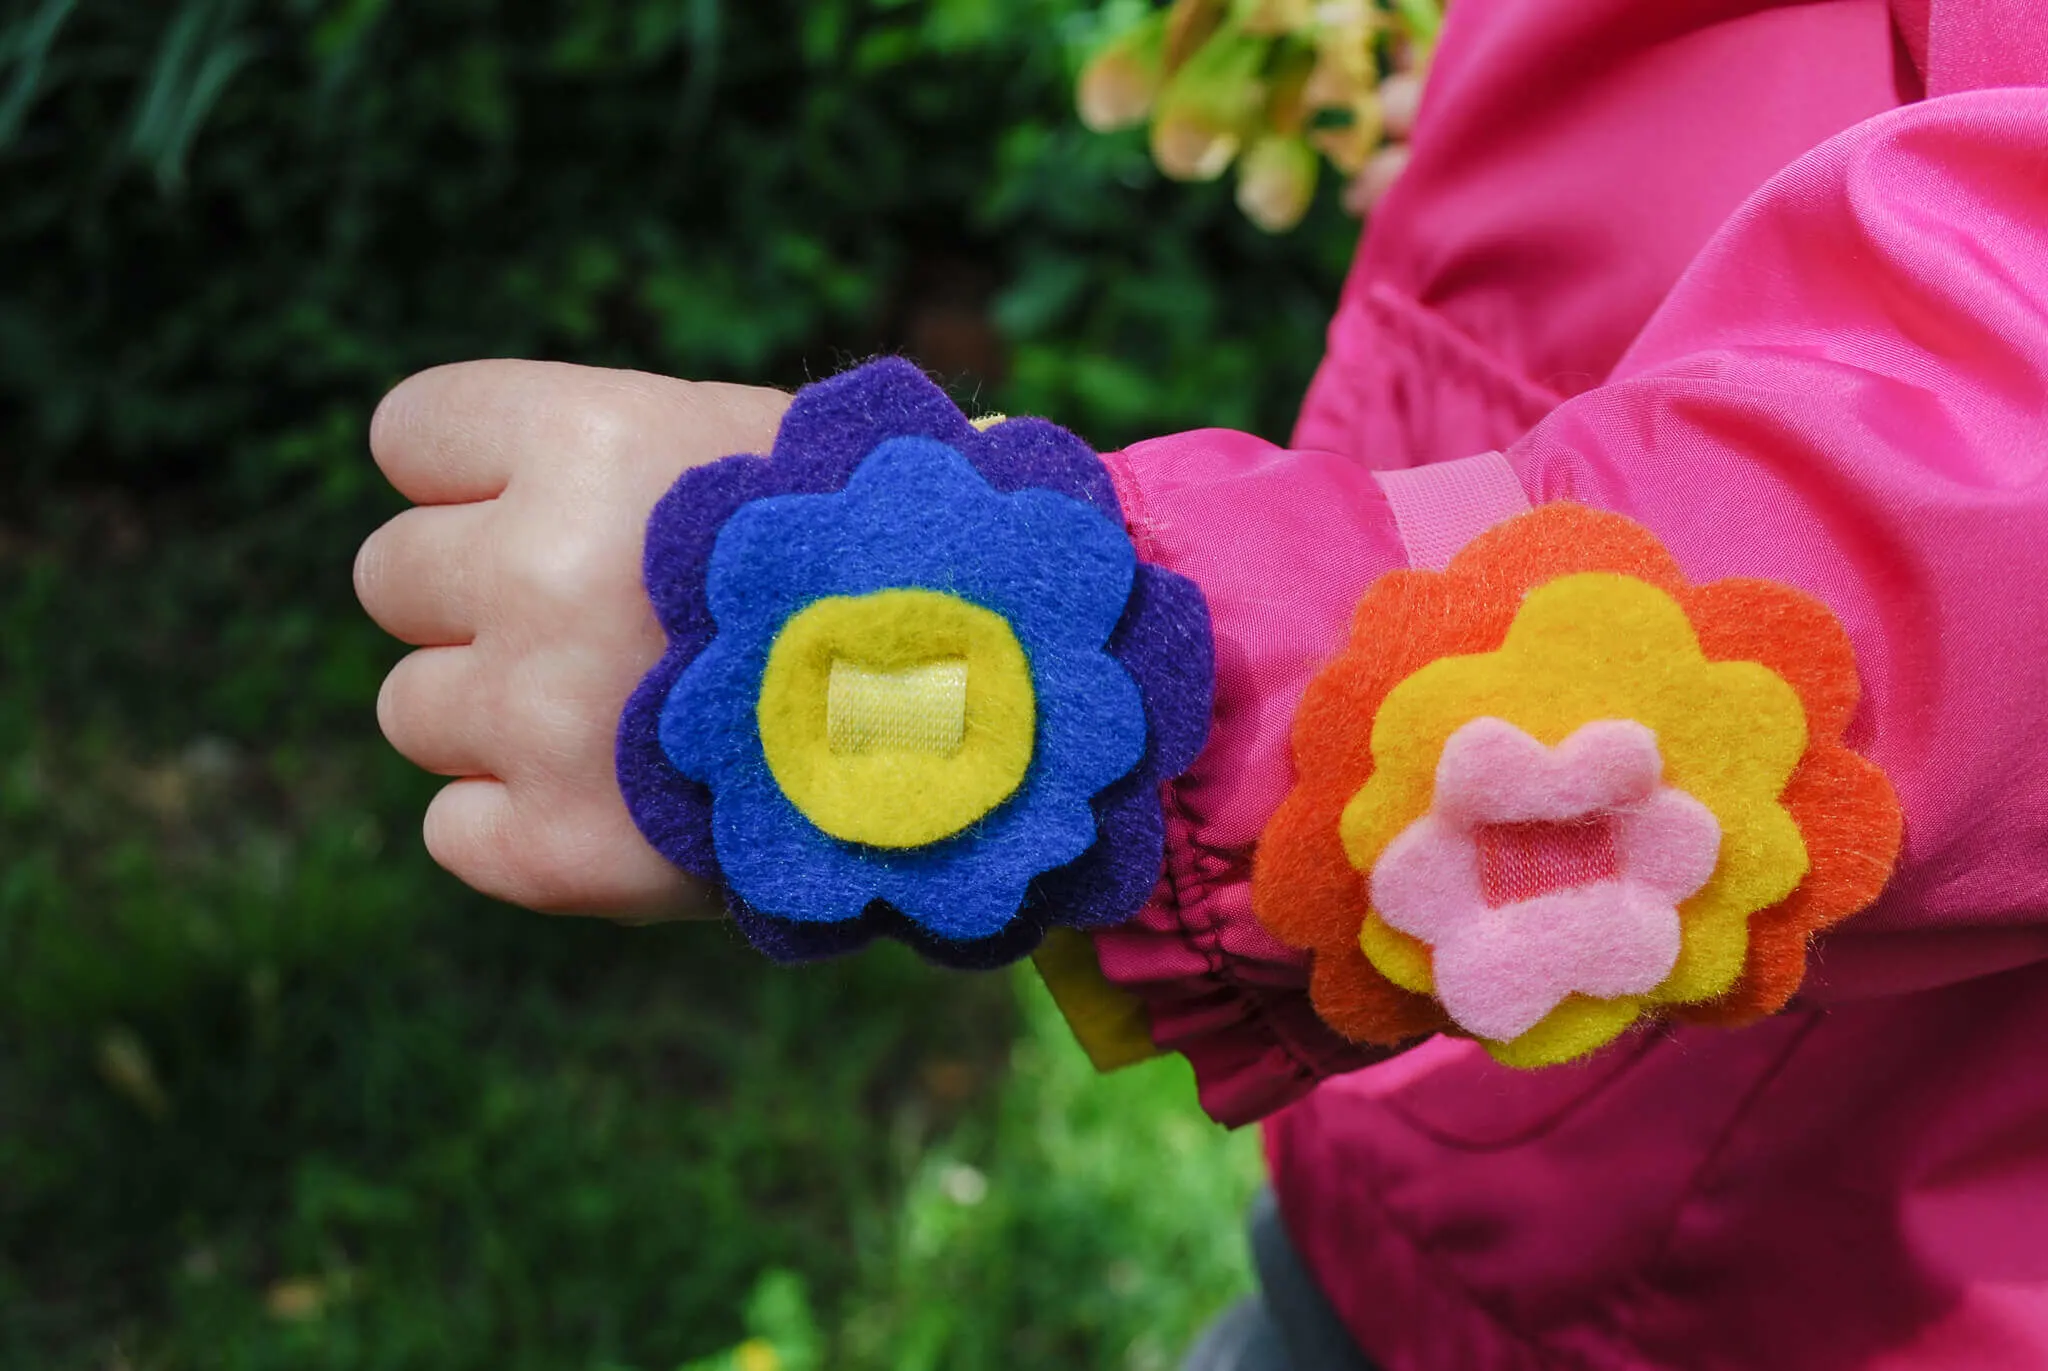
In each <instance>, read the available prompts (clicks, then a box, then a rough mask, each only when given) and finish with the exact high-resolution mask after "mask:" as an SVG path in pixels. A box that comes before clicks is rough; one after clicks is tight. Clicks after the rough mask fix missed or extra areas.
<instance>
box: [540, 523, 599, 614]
mask: <svg viewBox="0 0 2048 1371" xmlns="http://www.w3.org/2000/svg"><path fill="white" fill-rule="evenodd" d="M519 562H520V565H519V570H518V580H519V582H520V584H521V586H522V588H523V589H524V590H525V591H526V592H527V594H529V595H530V596H533V597H534V598H536V599H539V600H540V601H542V602H544V603H547V604H552V605H560V606H562V607H564V608H568V609H585V608H589V607H592V606H594V605H598V604H601V603H603V602H605V601H606V600H609V599H610V598H612V597H613V596H615V595H616V594H617V593H618V591H619V585H620V580H621V572H620V562H621V558H620V554H619V550H618V549H617V548H616V547H614V546H612V545H611V544H610V542H609V540H607V539H605V538H602V537H599V536H597V535H596V534H595V533H593V532H590V531H584V530H578V531H574V532H565V533H563V534H561V535H560V536H558V537H554V538H547V539H540V540H535V541H534V543H533V545H532V546H530V547H527V548H526V549H524V550H522V552H521V554H520V558H519Z"/></svg>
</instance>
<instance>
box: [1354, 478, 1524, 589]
mask: <svg viewBox="0 0 2048 1371" xmlns="http://www.w3.org/2000/svg"><path fill="white" fill-rule="evenodd" d="M1373 479H1374V480H1376V481H1378V482H1379V485H1380V490H1381V491H1382V492H1384V493H1385V495H1386V497H1387V504H1388V505H1389V506H1390V507H1391V508H1392V509H1393V511H1394V526H1395V527H1396V528H1397V529H1399V530H1400V533H1401V546H1402V547H1403V548H1405V549H1406V550H1407V553H1408V565H1409V566H1410V567H1412V568H1413V569H1415V570H1416V571H1442V570H1443V569H1444V568H1445V567H1447V566H1449V565H1450V564H1451V558H1453V557H1455V556H1457V555H1458V551H1459V549H1461V548H1463V547H1464V546H1465V544H1467V543H1469V542H1471V541H1472V540H1473V539H1474V538H1477V537H1478V536H1479V535H1480V534H1482V533H1484V532H1486V530H1488V529H1490V528H1492V527H1493V526H1494V525H1495V524H1499V523H1505V522H1507V521H1508V520H1509V519H1512V518H1514V517H1515V516H1516V515H1517V514H1527V513H1528V512H1529V497H1528V495H1527V494H1525V493H1524V492H1523V490H1522V482H1521V480H1520V478H1518V477H1517V476H1516V475H1515V469H1514V468H1513V467H1511V466H1509V465H1508V459H1507V458H1505V457H1503V456H1501V454H1499V453H1498V452H1482V453H1480V454H1479V455H1478V456H1477V457H1460V458H1459V459H1458V460H1457V461H1455V462H1431V463H1430V464H1428V465H1427V466H1419V467H1408V468H1406V469H1405V470H1400V471H1375V472H1374V473H1373Z"/></svg>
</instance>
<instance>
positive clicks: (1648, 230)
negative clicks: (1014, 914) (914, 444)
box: [1096, 0, 2048, 1371]
mask: <svg viewBox="0 0 2048 1371" xmlns="http://www.w3.org/2000/svg"><path fill="white" fill-rule="evenodd" d="M2044 87H2048V0H1895V3H1893V4H1890V5H1887V3H1886V0H1808V2H1807V3H1789V2H1787V0H1455V2H1454V3H1453V5H1452V7H1451V19H1450V24H1449V27H1448V31H1447V33H1446V35H1445V38H1444V41H1443V45H1442V48H1441V51H1440V53H1439V55H1438V57H1437V61H1436V65H1435V69H1434V71H1433V73H1432V77H1431V84H1430V93H1429V99H1428V102H1427V103H1426V105H1425V108H1424V110H1423V114H1422V117H1421V120H1420V125H1419V128H1418V130H1417V136H1416V141H1415V147H1414V152H1415V156H1414V162H1413V164H1412V167H1411V169H1410V170H1409V172H1408V173H1407V175H1406V177H1405V179H1404V180H1403V181H1402V182H1401V183H1400V185H1399V186H1398V187H1397V188H1396V189H1395V191H1394V192H1393V194H1392V196H1391V197H1390V198H1389V199H1388V200H1387V201H1386V203H1385V204H1384V206H1383V207H1382V208H1381V209H1380V210H1379V211H1378V212H1377V213H1376V215H1375V217H1374V220H1373V223H1372V227H1371V231H1370V232H1369V233H1368V234H1367V236H1366V239H1365V243H1364V246H1363V248H1362V249H1361V251H1360V253H1359V257H1358V260H1357V264H1356V266H1355V268H1354V270H1353V272H1352V276H1351V280H1350V282H1349V285H1348V286H1347V288H1346V290H1345V293H1344V298H1343V302H1342V304H1341V306H1340V308H1339V310H1338V314H1337V317H1336V320H1335V322H1334V323H1333V324H1332V325H1331V329H1330V338H1329V355H1328V359H1327V361H1326V362H1325V364H1324V366H1323V369H1322V371H1321V373H1320V374H1319V375H1318V377H1317V379H1316V382H1315V385H1314V388H1313V390H1312V392H1311V394H1310V396H1309V399H1308V404H1307V407H1306V409H1305V411H1304V413H1303V415H1302V418H1301V423H1300V427H1299V429H1298V430H1297V432H1296V435H1295V441H1294V447H1293V448H1292V449H1290V450H1282V449H1278V448H1274V447H1272V446H1270V445H1268V444H1265V443H1262V442H1259V441H1257V440H1255V439H1252V438H1249V437H1246V436H1244V435H1241V434H1235V433H1225V432H1218V431H1209V432H1200V433H1192V434H1184V435H1181V436H1178V437H1174V438H1167V439H1162V440H1159V441H1157V442H1152V443H1145V444H1140V445H1138V446H1137V447H1134V448H1132V449H1131V450H1129V451H1128V452H1126V453H1124V454H1122V455H1121V456H1120V457H1119V458H1118V459H1116V460H1115V461H1114V462H1113V467H1114V468H1115V470H1116V471H1117V473H1118V476H1119V480H1120V483H1121V487H1122V491H1123V494H1124V496H1125V499H1126V501H1127V509H1128V512H1129V514H1130V517H1131V522H1132V525H1133V528H1134V531H1135V532H1136V534H1137V536H1138V537H1139V539H1140V541H1141V544H1142V546H1143V549H1144V551H1145V553H1146V555H1148V556H1149V557H1151V558H1153V559H1155V560H1158V561H1161V562H1164V563H1166V564H1167V565H1169V566H1171V567H1173V568H1175V569H1177V570H1179V571H1181V572H1183V573H1185V574H1187V575H1189V576H1192V577H1193V578H1195V579H1196V580H1197V581H1198V582H1199V583H1200V584H1201V585H1202V586H1203V588H1204V590H1205V591H1206V592H1207V594H1208V596H1209V598H1210V602H1211V607H1212V611H1213V613H1214V616H1215V622H1216V627H1217V635H1218V658H1219V674H1218V708H1217V728H1216V732H1215V735H1214V738H1213V741H1212V744H1211V746H1210V748H1209V750H1208V751H1207V752H1206V753H1205V754H1204V756H1203V758H1202V760H1201V762H1200V763H1199V764H1198V765H1197V767H1196V768H1195V770H1194V771H1193V772H1192V773H1191V774H1190V775H1189V776H1187V777H1186V778H1184V779H1183V780H1182V781H1181V782H1179V783H1178V784H1177V785H1176V787H1175V788H1174V790H1173V792H1172V794H1171V796H1170V801H1171V808H1172V823H1173V840H1172V851H1171V854H1170V861H1169V872H1168V879H1167V880H1166V881H1165V882H1164V883H1163V884H1162V888H1161V893H1160V895H1159V896H1158V897H1157V898H1156V899H1155V900H1154V902H1153V904H1152V906H1151V907H1150V908H1148V909H1147V911H1146V912H1145V913H1144V915H1143V916H1141V918H1140V919H1139V920H1138V921H1137V922H1135V923H1133V924H1131V925H1128V926H1126V927H1125V928H1122V929H1118V930H1114V931H1111V932H1108V933H1104V934H1100V935H1098V937H1097V942H1096V950H1097V955H1098V958H1099V960H1100V962H1101V965H1102V969H1103V971H1104V972H1105V973H1106V974H1107V975H1108V976H1109V977H1110V979H1112V980H1113V981H1115V982H1118V983H1119V984H1121V985H1123V986H1125V987H1126V988H1128V989H1130V990H1132V991H1134V992H1136V993H1137V995H1138V996H1139V997H1140V998H1141V999H1142V1000H1143V1001H1144V1002H1145V1004H1146V1006H1147V1008H1148V1010H1149V1012H1150V1017H1151V1022H1152V1031H1153V1033H1154V1036H1155V1038H1156V1039H1157V1041H1158V1042H1159V1043H1160V1044H1161V1045H1162V1046H1165V1047H1169V1048H1172V1049H1175V1050H1178V1051H1180V1052H1183V1053H1185V1054H1186V1055H1187V1056H1188V1058H1189V1059H1190V1060H1191V1061H1192V1062H1193V1063H1194V1065H1195V1068H1196V1072H1197V1075H1198V1078H1199V1079H1200V1082H1201V1089H1202V1095H1203V1100H1204V1103H1205V1105H1206V1106H1207V1107H1208V1108H1209V1110H1210V1111H1211V1112H1212V1113H1213V1114H1215V1115H1216V1116H1217V1117H1219V1118H1221V1119H1224V1120H1226V1121H1229V1122H1242V1121H1247V1120H1251V1119H1254V1118H1258V1117H1261V1116H1270V1117H1268V1119H1267V1125H1266V1128H1267V1134H1266V1137H1267V1147H1268V1152H1269V1155H1270V1158H1271V1161H1272V1166H1273V1172H1274V1178H1275V1183H1276V1186H1277V1188H1278V1191H1279V1194H1280V1199H1281V1204H1282V1208H1283V1211H1284V1213H1285V1215H1286V1217H1287V1221H1288V1225H1289V1229H1290V1231H1291V1233H1292V1235H1293V1236H1294V1238H1295V1240H1296V1242H1297V1243H1298V1245H1299V1246H1300V1247H1301V1248H1302V1250H1303V1252H1304V1254H1305V1256H1306V1257H1307V1259H1308V1261H1309V1263H1310V1265H1311V1266H1312V1267H1313V1269H1314V1270H1315V1271H1316V1273H1317V1274H1318V1277H1319V1279H1320V1281H1321V1283H1322V1284H1323V1285H1324V1287H1325V1288H1326V1289H1327V1290H1328V1292H1329V1294H1330V1295H1331V1296H1332V1298H1333V1299H1334V1300H1335V1301H1336V1303H1337V1305H1338V1307H1339V1309H1340V1311H1341V1312H1342V1313H1343V1315H1344V1317H1345V1319H1346V1321H1347V1322H1348V1324H1349V1325H1350V1326H1351V1328H1352V1329H1353V1331H1354V1332H1355V1334H1356V1335H1357V1337H1358V1340H1359V1341H1360V1343H1361V1344H1362V1345H1363V1346H1364V1347H1365V1348H1366V1349H1367V1350H1368V1351H1369V1352H1370V1353H1371V1354H1372V1355H1373V1356H1374V1357H1375V1358H1376V1359H1377V1360H1379V1361H1380V1362H1381V1363H1383V1364H1384V1365H1385V1366H1386V1367H1387V1368H1389V1371H1474V1369H1479V1371H1492V1369H1493V1368H1524V1367H1528V1368H1535V1367H1589V1368H1640V1367H1684V1368H1724V1367H1725V1368H1740V1369H1741V1371H1776V1369H1777V1368H1783V1369H1784V1371H1837V1369H1838V1368H1852V1367H1854V1368H1864V1367H1884V1368H1908V1367H1915V1368H1917V1367H1967V1368H1972V1371H1996V1369H1997V1368H2008V1367H2010V1368H2022V1367H2024V1368H2039V1367H2048V726H2044V724H2043V722H2042V719H2043V715H2044V712H2048V594H2044V593H2043V583H2044V580H2048V577H2044V575H2043V574H2042V572H2041V571H2039V570H2037V567H2038V566H2040V565H2041V560H2042V559H2048V88H2044ZM1489 450H1499V451H1502V452H1505V454H1506V465H1504V466H1503V465H1501V464H1500V463H1499V461H1498V459H1481V460H1479V461H1477V462H1473V461H1465V462H1462V463H1460V462H1458V461H1457V459H1464V458H1470V457H1471V456H1472V455H1473V454H1479V453H1485V452H1488V451H1489ZM1426 464H1447V465H1442V466H1440V467H1437V468H1435V469H1432V470H1429V471H1426V472H1424V473H1423V474H1422V475H1421V476H1419V477H1411V478H1404V479H1396V480H1395V481H1394V482H1393V483H1392V484H1391V486H1390V487H1388V488H1390V489H1392V490H1393V491H1394V492H1395V493H1394V497H1393V499H1392V502H1390V498H1389V495H1388V494H1387V489H1383V486H1382V484H1381V482H1380V481H1378V480H1376V479H1375V477H1374V475H1373V473H1374V471H1375V469H1380V470H1388V469H1403V468H1416V467H1422V466H1425V465H1426ZM1510 471H1511V472H1512V474H1513V476H1514V477H1516V478H1518V480H1519V484H1520V487H1521V489H1520V490H1519V491H1517V490H1514V489H1512V485H1513V483H1512V482H1510V481H1507V480H1506V473H1508V472H1510ZM1504 485H1505V486H1507V487H1509V488H1507V489H1503V486H1504ZM1524 493H1526V495H1527V497H1528V498H1530V499H1532V500H1538V501H1542V500H1551V499H1559V498H1570V499H1574V500H1578V501H1582V502H1585V503H1589V504H1594V505H1599V506H1604V507H1606V508H1609V509H1614V510H1617V511H1620V512H1622V513H1625V514H1627V515H1629V516H1631V517H1633V518H1635V519H1637V520H1639V521H1641V522H1642V523H1644V524H1647V525H1648V526H1649V527H1650V528H1652V529H1653V530H1655V531H1656V532H1657V533H1658V534H1659V535H1660V536H1661V537H1662V538H1663V540H1664V541H1665V542H1666V544H1667V545H1668V546H1669V547H1671V549H1672V550H1673V551H1674V552H1675V553H1676V554H1677V556H1678V557H1679V559H1680V561H1681V562H1682V563H1683V564H1684V566H1685V569H1686V571H1687V573H1688V574H1689V576H1690V577H1691V578H1692V579H1693V580H1695V581H1700V580H1710V579H1714V578H1718V577H1725V576H1761V577H1768V578H1771V579H1775V580H1780V581H1784V582H1788V583H1790V584H1792V585H1794V586H1797V587H1799V588H1801V589H1803V590H1805V591H1807V592H1809V593H1811V594H1813V595H1816V596H1818V597H1820V598H1821V599H1823V600H1825V601H1826V602H1827V603H1828V604H1829V605H1830V606H1831V607H1832V608H1833V610H1834V611H1835V613H1836V614H1837V615H1838V616H1839V617H1840V618H1841V620H1842V621H1843V622H1844V624H1845V625H1846V626H1847V627H1848V629H1849V631H1850V634H1851V636H1852V638H1853V640H1854V642H1855V645H1856V648H1857V653H1858V657H1859V660H1860V663H1861V668H1862V671H1863V677H1864V704H1863V707H1862V711H1861V714H1860V715H1859V717H1858V719H1857V721H1856V723H1855V725H1854V726H1853V727H1852V730H1851V733H1850V735H1849V741H1850V742H1851V744H1852V745H1854V746H1856V747H1857V748H1858V749H1859V750H1860V751H1863V752H1865V753H1866V754H1867V755H1869V756H1870V757H1872V758H1873V759H1874V760H1876V761H1877V762H1878V763H1879V764H1880V765H1882V766H1883V767H1884V769H1885V770H1886V772H1887V773H1888V774H1889V775H1890V776H1891V778H1892V780H1893V782H1894V783H1895V785H1896V786H1897V788H1898V791H1899V794H1900V797H1901V800H1902V802H1903V804H1904V807H1905V811H1906V832H1907V843H1906V851H1905V854H1904V857H1903V859H1902V863H1901V866H1900V868H1899V871H1898V873H1897V875H1896V877H1895V879H1894V881H1893V883H1892V885H1891V887H1890V889H1889V891H1888V893H1887V894H1886V896H1885V897H1884V898H1883V900H1882V901H1881V902H1880V903H1879V905H1878V906H1877V907H1876V908H1874V909H1872V910H1870V911H1868V912H1866V913H1865V914H1863V915H1861V916H1859V917H1858V918H1856V919H1854V920H1852V921H1851V922H1850V923H1849V924H1847V925H1845V926H1844V927H1843V928H1842V929H1841V930H1839V931H1838V932H1837V933H1836V934H1835V935H1834V936H1832V937H1830V938H1828V939H1827V940H1826V941H1825V942H1824V943H1823V944H1822V945H1821V947H1820V948H1819V950H1818V952H1817V955H1816V957H1815V959H1814V967H1815V970H1814V974H1813V976H1812V977H1811V978H1810V979H1809V982H1808V984H1807V987H1806V990H1805V993H1804V994H1803V995H1802V996H1801V998H1800V999H1799V1000H1798V1001H1796V1002H1795V1004H1794V1007H1793V1009H1792V1010H1790V1011H1789V1012H1787V1013H1785V1014H1783V1015H1781V1016H1779V1017H1778V1018H1776V1019H1773V1020H1770V1021H1767V1022H1765V1023H1763V1024H1761V1025H1758V1026H1756V1027H1753V1028H1749V1029H1745V1030H1739V1031H1729V1030H1719V1029H1707V1028H1690V1029H1684V1030H1676V1031H1666V1032H1662V1033H1655V1034H1647V1035H1645V1034H1639V1035H1637V1036H1635V1037H1633V1038H1631V1039H1626V1040H1624V1041H1623V1042H1621V1043H1619V1044H1616V1045H1615V1047H1613V1048H1611V1049H1609V1050H1608V1051H1606V1052H1604V1053H1602V1054H1599V1055H1597V1056H1596V1057H1594V1058H1593V1059H1591V1060H1590V1061H1589V1062H1587V1063H1584V1064H1581V1065H1577V1066H1572V1067H1565V1068H1555V1069H1551V1070H1548V1071H1541V1072H1531V1073H1518V1072H1513V1071H1509V1070H1507V1069H1505V1068H1501V1067H1497V1066H1495V1065H1493V1064H1492V1063H1491V1062H1490V1061H1489V1060H1488V1059H1487V1058H1486V1057H1485V1056H1483V1055H1482V1054H1480V1053H1479V1052H1478V1051H1476V1050H1475V1049H1473V1048H1471V1047H1470V1046H1469V1045H1467V1044H1462V1043H1455V1042H1451V1041H1449V1040H1437V1041H1435V1042H1433V1043H1431V1044H1428V1045H1426V1046H1424V1047H1422V1048H1419V1049H1417V1050H1414V1051H1412V1052H1410V1053H1408V1054H1407V1055H1405V1056H1402V1057H1399V1058H1397V1059H1395V1060H1393V1061H1391V1062H1387V1063H1385V1064H1382V1065H1378V1066H1372V1060H1373V1058H1372V1057H1371V1056H1369V1055H1367V1054H1365V1053H1362V1052H1360V1051H1358V1050H1356V1049H1354V1048H1352V1047H1350V1046H1348V1045H1347V1044H1345V1043H1344V1042H1342V1041H1341V1040H1339V1039H1337V1038H1336V1037H1335V1036H1334V1035H1333V1034H1331V1033H1330V1032H1329V1031H1328V1030H1327V1029H1325V1028H1323V1026H1322V1025H1321V1023H1320V1022H1319V1021H1318V1020H1317V1019H1316V1017H1315V1015H1314V1013H1313V1012H1312V1011H1311V1009H1310V1007H1309V1004H1308V1001H1307V997H1306V995H1305V994H1304V992H1303V984H1304V978H1305V973H1304V968H1303V965H1302V960H1301V958H1300V956H1299V955H1298V954H1295V953H1292V952H1289V951H1288V950H1287V949H1285V948H1283V947H1281V946H1280V945H1279V944H1277V943H1276V942H1275V941H1274V940H1273V939H1272V938H1271V937H1269V936H1268V935H1267V934H1266V933H1265V932H1264V931H1263V930H1262V929H1261V928H1260V927H1259V926H1258V924H1257V923H1256V921H1255V920H1253V918H1252V917H1251V912H1250V900H1249V894H1248V888H1247V876H1248V870H1249V858H1250V853H1251V850H1252V847H1253V845H1254V842H1255V840H1256V838H1257V835H1258V832H1259V830H1260V827H1261V826H1262V825H1263V823H1264V822H1265V819H1266V818H1267V816H1268V815H1270V814H1271V812H1272V810H1273V808H1274V807H1275V806H1276V805H1277V804H1278V802H1279V800H1280V798H1281V796H1282V795H1283V794H1284V792H1285V790H1286V788H1287V786H1288V785H1289V783H1290V776H1291V771H1290V762H1289V758H1288V753H1287V739H1286V735H1287V726H1288V721H1289V718H1290V716H1291V714H1292V711H1293V706H1294V703H1295V700H1296V698H1297V697H1298V695H1299V693H1300V691H1301V689H1302V686H1303V684H1304V683H1305V682H1306V680H1307V679H1308V677H1309V676H1310V675H1311V674H1312V672H1313V671H1314V669H1315V667H1316V665H1317V664H1318V662H1319V661H1321V660H1322V659H1323V658H1324V657H1326V656H1327V655H1328V654H1329V653H1330V652H1331V651H1332V650H1333V649H1334V648H1335V646H1336V645H1337V644H1338V642H1339V641H1340V640H1341V638H1342V636H1343V633H1344V629H1345V625H1346V623H1347V621H1348V617H1349V614H1350V611H1351V608H1352V606H1353V604H1354V603H1355V601H1356V599H1357V597H1358V595H1359V593H1360V591H1361V590H1362V589H1363V588H1364V587H1365V586H1366V585H1367V584H1368V583H1369V582H1370V581H1371V580H1373V579H1374V578H1375V577H1377V576H1378V575H1380V574H1381V573H1383V572H1385V571H1387V570H1390V569H1392V568H1394V567H1397V566H1400V565H1402V564H1403V563H1404V561H1407V560H1410V559H1415V560H1423V561H1426V560H1429V559H1430V558H1432V557H1435V556H1438V555H1440V552H1441V549H1442V548H1443V547H1444V546H1445V545H1446V544H1455V542H1456V541H1457V540H1458V539H1459V538H1460V537H1462V536H1463V535H1464V534H1465V533H1468V532H1470V531H1472V527H1473V526H1474V525H1475V521H1476V522H1477V523H1483V522H1484V520H1485V518H1486V517H1490V516H1489V515H1488V514H1487V511H1488V509H1489V508H1493V507H1497V506H1499V505H1501V504H1502V502H1506V503H1509V504H1512V503H1514V502H1515V501H1518V500H1519V499H1520V498H1521V496H1522V495H1523V494H1524ZM1433 549H1434V550H1433ZM1361 1067H1370V1068H1371V1069H1359V1068H1361ZM1318 1081H1320V1082H1321V1084H1320V1085H1318V1084H1317V1082H1318Z"/></svg>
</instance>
